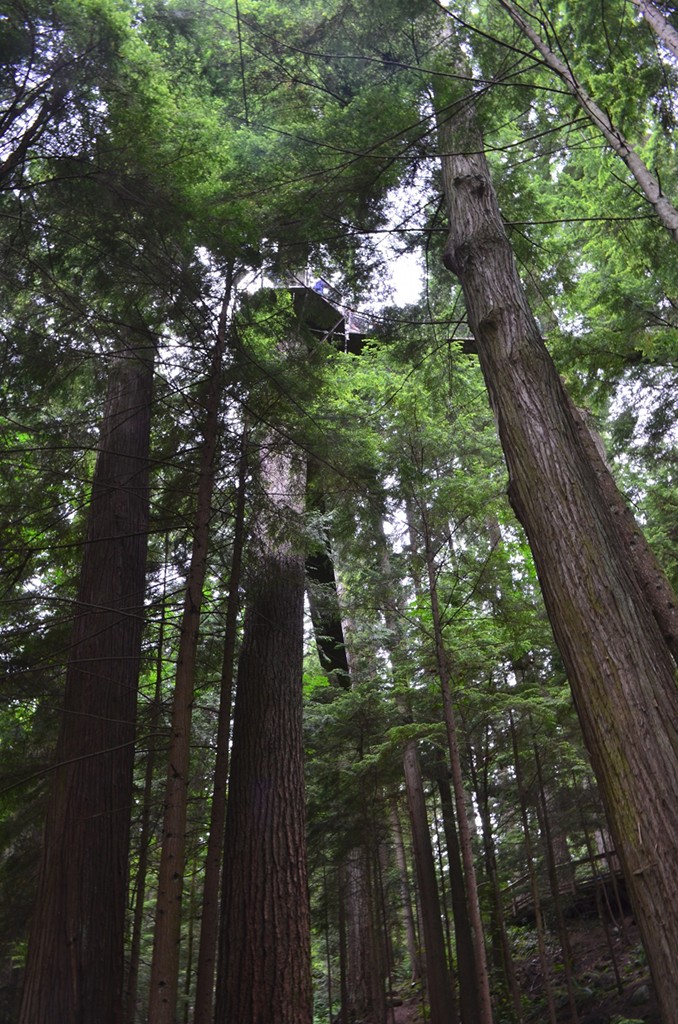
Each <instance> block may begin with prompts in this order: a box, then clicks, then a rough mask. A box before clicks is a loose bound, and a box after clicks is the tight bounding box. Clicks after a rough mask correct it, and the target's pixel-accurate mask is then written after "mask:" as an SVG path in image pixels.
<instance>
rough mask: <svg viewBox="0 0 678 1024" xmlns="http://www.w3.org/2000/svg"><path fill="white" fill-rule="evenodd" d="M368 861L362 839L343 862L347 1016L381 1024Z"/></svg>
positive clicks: (379, 967) (379, 966)
mask: <svg viewBox="0 0 678 1024" xmlns="http://www.w3.org/2000/svg"><path fill="white" fill-rule="evenodd" d="M365 831H367V828H365ZM370 859H371V858H370V848H369V842H368V840H367V837H366V838H365V842H364V843H363V845H362V846H359V847H356V848H355V849H353V850H351V851H350V853H349V854H348V855H347V856H346V858H345V861H344V867H345V880H346V885H345V890H344V892H345V897H346V940H347V942H346V953H347V956H346V990H347V998H348V1015H349V1020H351V1019H355V1020H363V1021H369V1022H370V1024H385V1021H386V1000H385V997H384V985H383V977H384V969H383V964H382V962H381V956H380V944H379V938H378V932H377V911H376V903H375V893H374V883H373V877H372V870H371V868H372V865H371V863H370Z"/></svg>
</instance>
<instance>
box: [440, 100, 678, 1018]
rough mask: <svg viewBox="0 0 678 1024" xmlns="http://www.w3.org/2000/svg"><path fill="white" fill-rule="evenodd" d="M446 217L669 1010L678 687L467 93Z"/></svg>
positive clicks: (533, 542) (515, 492) (674, 990)
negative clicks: (516, 245) (546, 333)
mask: <svg viewBox="0 0 678 1024" xmlns="http://www.w3.org/2000/svg"><path fill="white" fill-rule="evenodd" d="M440 141H441V148H442V153H443V156H442V166H443V182H444V189H445V195H446V200H447V208H448V216H449V222H450V235H449V239H448V243H447V246H446V250H445V257H444V258H445V263H446V265H447V267H448V268H449V269H450V270H452V271H453V272H454V273H455V274H456V275H457V276H458V278H459V280H460V281H461V284H462V288H463V292H464V297H465V302H466V308H467V313H468V318H469V323H470V326H471V329H472V331H473V334H474V336H475V338H476V342H477V347H478V354H479V358H480V364H481V368H482V371H483V375H484V377H485V382H486V384H487V387H488V390H489V393H490V399H491V402H492V405H493V407H494V410H495V414H496V416H497V421H498V427H499V435H500V438H501V442H502V447H503V450H504V455H505V458H506V462H507V465H508V470H509V478H510V484H509V497H510V500H511V503H512V505H513V508H514V509H515V511H516V514H517V516H518V518H519V519H520V521H521V522H522V524H523V526H524V528H525V531H526V533H527V536H528V539H529V542H530V546H531V548H532V552H533V555H534V559H535V564H536V568H537V572H538V574H539V579H540V583H541V587H542V592H543V594H544V600H545V604H546V608H547V611H548V615H549V618H550V620H551V624H552V627H553V631H554V635H555V638H556V642H557V643H558V646H559V648H560V651H561V654H562V657H563V660H564V662H565V665H566V668H567V672H568V676H569V680H570V684H571V687H572V692H573V695H574V700H575V704H576V707H577V710H578V712H579V717H580V721H581V724H582V729H583V732H584V738H585V740H586V744H587V747H588V750H589V753H590V755H591V761H592V764H593V767H594V770H595V773H596V776H597V778H598V783H599V786H600V789H601V793H602V795H603V798H604V801H605V804H606V808H607V813H608V818H609V820H610V823H611V826H612V829H613V832H614V834H615V842H616V846H617V850H618V852H619V854H620V857H621V860H622V864H623V866H624V871H625V875H626V879H627V883H628V886H629V891H630V894H631V898H632V900H633V903H634V907H635V911H636V915H637V919H638V923H639V926H640V929H641V933H642V935H643V941H644V943H645V947H646V950H647V954H648V961H649V963H650V966H651V969H652V973H653V976H654V981H655V986H656V989H657V993H658V997H659V1002H660V1005H661V1007H662V1012H663V1013H664V1015H665V1019H666V1021H667V1022H668V1021H670V1020H671V1018H672V1015H673V1013H674V1009H675V1005H676V998H677V997H678V960H676V957H675V956H674V954H673V951H674V950H675V949H676V948H678V907H677V906H676V898H675V878H676V875H677V874H678V690H677V689H676V682H675V665H674V663H673V660H672V658H671V655H670V653H669V650H668V648H667V645H666V643H665V642H664V638H663V636H662V633H661V631H660V629H659V627H658V625H657V622H656V620H655V615H654V610H653V607H652V602H651V600H650V599H649V598H648V596H647V594H646V593H645V592H644V591H643V590H642V589H641V587H640V586H639V585H638V583H637V581H636V579H635V573H634V561H633V556H632V555H631V554H630V552H629V551H628V548H627V547H626V546H625V545H624V544H623V543H622V541H621V539H620V535H619V532H618V531H617V530H616V528H615V524H614V522H613V521H612V518H613V517H611V515H610V512H609V507H608V504H607V502H606V500H605V498H604V491H603V488H601V486H600V483H599V479H598V475H599V474H597V471H596V470H595V469H594V468H593V467H592V464H591V459H590V457H589V454H588V452H587V450H586V447H585V445H584V443H583V442H582V440H581V436H580V430H579V427H578V424H577V423H576V421H575V417H574V415H573V412H572V405H571V403H570V402H569V400H568V398H567V396H566V394H565V392H564V389H563V385H562V383H561V381H560V378H559V376H558V373H557V371H556V369H555V367H554V365H553V362H552V361H551V359H550V357H549V355H548V353H547V351H546V347H545V345H544V343H543V341H542V339H541V337H540V335H539V331H538V328H537V325H536V323H535V321H534V318H533V317H532V314H531V312H530V310H529V307H528V305H527V301H526V298H525V295H524V292H523V289H522V286H521V283H520V278H519V276H518V272H517V269H516V266H515V262H514V259H513V254H512V252H511V247H510V244H509V241H508V238H507V236H506V232H505V230H504V226H503V223H502V220H501V215H500V213H499V208H498V205H497V200H496V196H495V193H494V189H493V187H492V182H491V178H490V173H489V169H488V166H487V162H486V160H485V156H484V153H483V141H482V137H481V134H480V131H479V129H478V126H477V122H476V113H475V104H474V102H473V100H472V99H470V98H468V97H467V98H466V99H465V101H464V102H463V103H462V104H459V105H458V107H457V108H456V112H455V113H454V115H453V116H451V117H450V118H449V119H448V120H446V121H444V119H443V118H442V116H441V129H440Z"/></svg>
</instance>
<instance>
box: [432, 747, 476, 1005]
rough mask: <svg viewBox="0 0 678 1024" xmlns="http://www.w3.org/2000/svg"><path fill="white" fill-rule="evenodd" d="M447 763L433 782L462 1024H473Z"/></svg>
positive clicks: (467, 927) (469, 944)
mask: <svg viewBox="0 0 678 1024" xmlns="http://www.w3.org/2000/svg"><path fill="white" fill-rule="evenodd" d="M447 772H448V768H447V764H441V765H440V769H439V770H437V771H436V782H437V785H438V792H439V793H440V805H441V811H442V816H443V829H444V832H445V845H446V846H447V862H448V864H449V873H450V890H451V892H452V914H453V916H454V936H455V945H456V948H457V973H458V975H459V1009H460V1011H461V1019H462V1024H474V1022H475V1021H477V1020H478V1018H479V1014H480V1010H479V1008H478V989H477V985H476V984H475V979H476V977H477V972H476V964H475V950H474V945H473V932H472V929H471V921H470V919H469V912H468V903H467V899H466V886H465V884H464V870H463V865H462V862H461V851H460V849H459V837H458V836H457V827H456V822H455V817H454V803H453V800H452V790H451V789H450V783H449V781H448V777H447Z"/></svg>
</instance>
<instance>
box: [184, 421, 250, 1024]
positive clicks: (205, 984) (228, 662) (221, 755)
mask: <svg viewBox="0 0 678 1024" xmlns="http://www.w3.org/2000/svg"><path fill="white" fill-rule="evenodd" d="M247 446H248V440H247V430H245V431H244V432H243V438H242V451H241V455H240V466H239V471H238V495H237V499H236V508H235V521H234V524H233V554H232V557H231V575H230V579H229V587H228V600H227V603H226V622H225V626H224V634H225V637H224V654H223V660H222V666H221V687H220V694H219V724H218V726H217V744H216V745H217V751H216V758H215V764H214V776H213V781H212V803H211V810H210V832H209V836H208V839H207V852H206V854H205V879H204V882H203V894H202V913H201V915H200V946H199V949H198V964H197V968H196V983H195V1007H194V1012H193V1021H194V1024H210V1022H211V1020H212V1016H213V1013H212V1010H213V1005H212V1004H213V1002H214V971H215V966H216V956H217V939H218V934H219V883H220V880H221V862H222V858H223V851H224V828H225V823H226V785H227V783H228V762H229V753H230V751H229V740H230V736H231V693H232V690H233V677H234V667H235V646H236V640H237V632H238V629H237V627H238V613H239V611H240V596H239V588H240V576H241V569H242V555H243V544H244V540H245V496H246V478H247V466H248V460H247Z"/></svg>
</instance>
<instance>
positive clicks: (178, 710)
mask: <svg viewBox="0 0 678 1024" xmlns="http://www.w3.org/2000/svg"><path fill="white" fill-rule="evenodd" d="M230 290H231V283H230V278H229V280H228V281H227V285H226V295H225V297H224V300H223V303H222V308H221V316H220V318H219V327H218V333H217V339H216V342H215V345H214V350H213V354H212V364H211V366H210V371H209V378H208V391H207V396H206V402H205V406H206V416H205V426H204V439H203V444H202V448H201V451H200V469H199V473H198V494H197V500H196V509H195V521H194V528H193V544H192V548H191V561H190V566H189V570H188V578H187V580H186V593H185V596H184V608H183V612H182V618H181V627H180V632H179V650H178V653H177V671H176V678H175V685H174V697H173V700H172V724H171V729H170V744H169V751H168V757H167V777H166V781H165V797H164V815H163V824H162V848H161V852H160V868H159V873H158V896H157V901H156V908H155V931H154V933H153V960H152V963H151V984H150V991H149V1003H148V1024H175V1020H176V1012H177V995H178V984H179V952H180V942H181V902H182V897H183V891H184V861H185V850H186V814H187V808H188V782H189V775H188V773H189V760H190V745H191V719H192V716H193V689H194V685H195V665H196V659H197V652H198V632H199V628H200V612H201V609H202V597H203V594H202V590H203V585H204V583H205V574H206V572H207V546H208V541H209V532H210V522H211V519H212V492H213V490H214V475H215V462H216V451H217V441H218V435H219V405H220V400H221V368H222V364H223V357H224V351H225V348H226V316H227V310H228V305H229V301H230Z"/></svg>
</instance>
